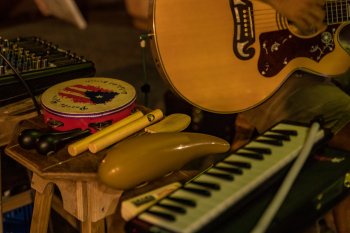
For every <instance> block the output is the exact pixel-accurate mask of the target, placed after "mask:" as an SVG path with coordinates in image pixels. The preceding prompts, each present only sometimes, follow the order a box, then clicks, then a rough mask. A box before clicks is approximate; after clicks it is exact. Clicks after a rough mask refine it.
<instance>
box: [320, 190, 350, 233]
mask: <svg viewBox="0 0 350 233" xmlns="http://www.w3.org/2000/svg"><path fill="white" fill-rule="evenodd" d="M349 219H350V196H347V197H346V198H345V199H344V200H342V201H341V202H340V203H339V204H337V205H336V206H335V207H334V208H333V209H332V210H331V211H330V212H329V213H327V214H326V215H325V220H326V224H327V226H328V227H330V228H331V229H332V230H333V231H334V232H338V233H350V222H349Z"/></svg>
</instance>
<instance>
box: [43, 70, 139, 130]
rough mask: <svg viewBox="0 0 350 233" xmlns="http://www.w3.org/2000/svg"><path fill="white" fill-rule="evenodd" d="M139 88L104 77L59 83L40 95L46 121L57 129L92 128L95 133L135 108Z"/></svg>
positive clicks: (130, 112)
mask: <svg viewBox="0 0 350 233" xmlns="http://www.w3.org/2000/svg"><path fill="white" fill-rule="evenodd" d="M135 100H136V90H135V88H134V87H133V86H132V85H130V84H129V83H127V82H124V81H121V80H118V79H113V78H103V77H91V78H79V79H73V80H69V81H66V82H62V83H59V84H56V85H54V86H52V87H50V88H49V89H47V90H46V91H45V92H44V93H43V94H42V96H41V105H42V108H43V115H44V122H45V124H47V125H48V126H49V127H51V128H53V129H55V130H58V131H68V130H72V129H82V130H86V129H90V131H91V132H92V133H93V132H95V131H97V130H100V129H101V128H104V127H106V126H108V125H110V124H112V123H114V122H116V121H119V120H121V119H123V118H125V117H127V116H129V115H130V114H132V112H133V111H134V110H135Z"/></svg>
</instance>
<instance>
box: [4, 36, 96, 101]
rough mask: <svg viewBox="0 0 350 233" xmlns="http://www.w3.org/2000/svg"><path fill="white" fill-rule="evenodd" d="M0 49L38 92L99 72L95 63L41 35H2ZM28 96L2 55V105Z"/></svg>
mask: <svg viewBox="0 0 350 233" xmlns="http://www.w3.org/2000/svg"><path fill="white" fill-rule="evenodd" d="M0 49H1V53H2V54H3V55H4V56H5V58H6V59H7V60H8V61H9V62H10V63H11V64H12V66H13V67H15V68H16V69H17V70H18V72H19V73H20V74H21V76H22V77H23V78H24V80H25V81H26V82H27V84H28V85H29V86H30V88H31V89H32V91H33V93H34V94H35V95H37V94H41V93H42V92H43V91H45V90H46V89H47V88H48V87H50V86H52V85H54V84H57V83H60V82H63V81H67V80H70V79H74V78H79V77H91V76H94V75H95V66H94V63H93V62H91V61H89V60H86V59H84V58H83V57H81V56H77V54H75V53H73V52H72V51H69V50H65V49H62V48H59V47H58V45H55V44H53V43H51V42H49V41H46V40H44V39H41V38H39V37H17V38H11V39H5V38H2V37H0ZM27 97H29V94H28V93H27V92H26V89H25V88H24V86H23V85H22V83H21V82H20V81H19V79H18V78H17V77H16V76H15V74H14V72H13V71H12V69H11V68H10V67H9V65H8V64H6V62H5V61H4V59H3V58H1V57H0V106H3V105H6V104H9V103H12V102H15V101H18V100H21V99H24V98H27Z"/></svg>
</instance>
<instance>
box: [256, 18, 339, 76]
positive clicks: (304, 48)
mask: <svg viewBox="0 0 350 233" xmlns="http://www.w3.org/2000/svg"><path fill="white" fill-rule="evenodd" d="M338 27H339V24H336V25H331V26H328V27H327V29H326V30H324V31H323V32H321V33H319V34H318V35H316V36H314V37H310V38H300V37H297V36H295V35H293V34H292V33H291V32H290V31H289V30H287V29H285V30H280V31H272V32H265V33H262V34H260V37H259V43H260V56H259V61H258V70H259V72H260V74H261V75H262V76H264V77H273V76H275V75H277V74H278V73H279V72H280V71H281V70H282V69H283V68H284V67H285V66H286V65H288V63H289V62H290V61H292V60H293V59H295V58H299V57H304V58H308V59H311V60H313V61H316V62H320V60H321V59H322V58H323V57H324V56H326V55H327V54H329V53H331V52H332V51H334V49H335V43H334V40H335V39H334V37H335V31H336V30H337V28H338Z"/></svg>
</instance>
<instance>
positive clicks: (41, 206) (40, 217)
mask: <svg viewBox="0 0 350 233" xmlns="http://www.w3.org/2000/svg"><path fill="white" fill-rule="evenodd" d="M53 190H54V184H53V183H48V184H47V185H46V187H45V189H44V190H43V192H42V193H40V192H39V191H36V192H35V200H34V209H33V216H32V222H31V225H30V232H31V233H47V228H48V225H49V219H50V211H51V200H52V196H53Z"/></svg>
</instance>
